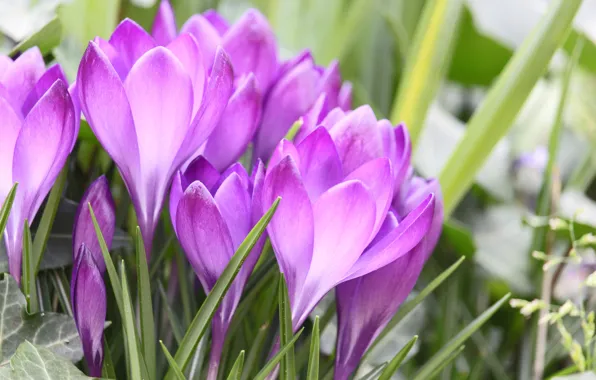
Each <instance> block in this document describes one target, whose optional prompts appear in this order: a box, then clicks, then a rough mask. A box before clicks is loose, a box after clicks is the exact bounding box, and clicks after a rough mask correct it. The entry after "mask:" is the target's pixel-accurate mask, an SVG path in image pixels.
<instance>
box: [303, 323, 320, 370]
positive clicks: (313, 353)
mask: <svg viewBox="0 0 596 380" xmlns="http://www.w3.org/2000/svg"><path fill="white" fill-rule="evenodd" d="M319 340H320V333H319V316H318V315H317V316H316V317H315V322H314V323H313V326H312V333H311V334H310V356H309V359H308V371H307V372H306V379H307V380H318V379H319V350H320V348H319V343H320V342H319Z"/></svg>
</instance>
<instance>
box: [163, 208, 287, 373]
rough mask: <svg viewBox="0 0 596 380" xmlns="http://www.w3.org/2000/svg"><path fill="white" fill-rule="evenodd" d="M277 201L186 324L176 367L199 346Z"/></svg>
mask: <svg viewBox="0 0 596 380" xmlns="http://www.w3.org/2000/svg"><path fill="white" fill-rule="evenodd" d="M279 201H280V198H278V199H277V200H276V201H275V202H274V203H273V205H272V206H271V208H269V211H267V213H266V214H265V215H263V217H262V218H261V220H259V222H258V223H257V224H256V225H255V226H254V227H253V229H252V230H251V231H250V232H249V234H248V236H247V237H246V238H245V239H244V241H243V242H242V244H240V247H239V248H238V250H237V251H236V253H235V254H234V256H233V257H232V259H231V260H230V262H229V263H228V265H227V267H226V269H224V271H223V273H222V274H221V276H220V277H219V279H218V280H217V282H216V283H215V286H214V287H213V289H212V290H211V292H210V293H209V295H208V296H207V298H206V299H205V302H204V303H203V305H202V306H201V308H200V309H199V311H198V312H197V314H196V315H195V318H194V319H193V321H192V323H191V324H190V326H189V328H188V330H187V331H186V334H185V335H184V338H183V339H182V342H181V343H180V346H179V347H178V351H176V355H175V357H174V358H175V359H176V363H178V366H179V367H180V368H181V369H182V370H184V369H185V368H186V366H187V365H188V362H189V361H190V358H191V357H192V354H193V352H194V350H195V348H196V346H197V344H198V343H199V340H200V339H201V338H202V336H203V334H204V333H205V330H206V329H207V327H208V326H209V324H210V323H211V319H212V318H213V315H214V314H215V311H216V310H217V308H218V307H219V304H220V303H221V300H222V299H223V297H224V296H225V294H226V292H227V291H228V288H229V287H230V285H231V284H232V282H233V281H234V279H235V278H236V275H237V274H238V271H239V270H240V267H241V266H242V264H243V263H244V260H246V258H247V257H248V254H249V253H250V252H251V250H252V248H253V247H254V245H255V244H256V242H257V240H258V239H259V238H260V237H261V235H262V234H263V232H265V228H266V227H267V224H269V221H270V220H271V218H272V217H273V214H274V213H275V210H276V209H277V205H279ZM172 378H173V372H172V370H170V371H168V374H167V375H166V379H168V380H171V379H172Z"/></svg>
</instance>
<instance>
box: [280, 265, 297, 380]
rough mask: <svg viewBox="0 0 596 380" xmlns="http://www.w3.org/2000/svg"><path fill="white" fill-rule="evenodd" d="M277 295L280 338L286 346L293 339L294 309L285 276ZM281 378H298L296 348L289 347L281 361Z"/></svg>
mask: <svg viewBox="0 0 596 380" xmlns="http://www.w3.org/2000/svg"><path fill="white" fill-rule="evenodd" d="M277 297H278V300H279V301H278V302H279V340H280V344H281V346H282V347H284V346H286V345H287V344H288V342H289V341H291V340H292V337H293V335H294V333H293V331H292V311H291V309H290V299H289V296H288V287H287V286H286V281H285V279H284V277H283V276H280V279H279V286H278V292H277ZM279 378H280V379H281V380H294V379H295V378H296V358H295V357H294V348H289V349H288V352H287V353H286V355H285V356H284V358H283V360H282V361H281V365H280V371H279Z"/></svg>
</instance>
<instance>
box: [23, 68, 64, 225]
mask: <svg viewBox="0 0 596 380" xmlns="http://www.w3.org/2000/svg"><path fill="white" fill-rule="evenodd" d="M73 133H74V110H73V105H72V101H71V100H70V95H69V94H68V89H67V88H66V84H65V83H64V82H62V81H60V80H58V81H56V82H55V83H54V84H53V85H52V87H50V89H49V90H48V91H47V92H46V93H45V94H44V95H43V96H42V97H41V99H40V100H39V102H37V103H36V104H35V106H34V107H33V109H32V110H31V112H29V114H28V115H27V117H26V118H25V121H24V123H23V126H22V128H21V131H20V133H19V137H18V138H17V141H16V143H15V150H14V152H15V153H14V161H13V165H12V176H13V180H14V182H18V183H19V191H18V193H19V203H18V204H19V205H20V206H21V207H23V208H24V210H23V211H24V215H23V216H24V217H25V218H28V219H29V221H33V217H34V216H35V214H36V213H37V210H38V209H39V207H40V206H41V203H42V201H43V199H44V198H45V196H46V195H47V193H48V192H49V191H50V188H51V187H52V185H53V183H54V181H55V180H56V177H58V173H59V172H60V170H61V169H62V167H63V166H64V163H65V162H66V158H67V156H68V154H69V153H70V143H71V141H72V135H73ZM20 202H22V203H20ZM21 222H22V221H19V228H22V227H23V226H22V225H21Z"/></svg>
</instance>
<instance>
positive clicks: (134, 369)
mask: <svg viewBox="0 0 596 380" xmlns="http://www.w3.org/2000/svg"><path fill="white" fill-rule="evenodd" d="M120 281H121V283H122V303H123V306H124V309H123V314H122V320H123V324H124V334H125V335H126V336H125V338H126V347H127V348H128V351H127V353H128V357H127V360H128V363H129V366H130V378H131V379H141V378H142V377H141V362H142V361H141V354H140V353H139V348H138V346H137V335H136V329H135V317H134V314H133V311H132V303H131V298H130V291H129V289H128V281H127V279H126V268H125V266H124V260H122V261H121V262H120Z"/></svg>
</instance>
